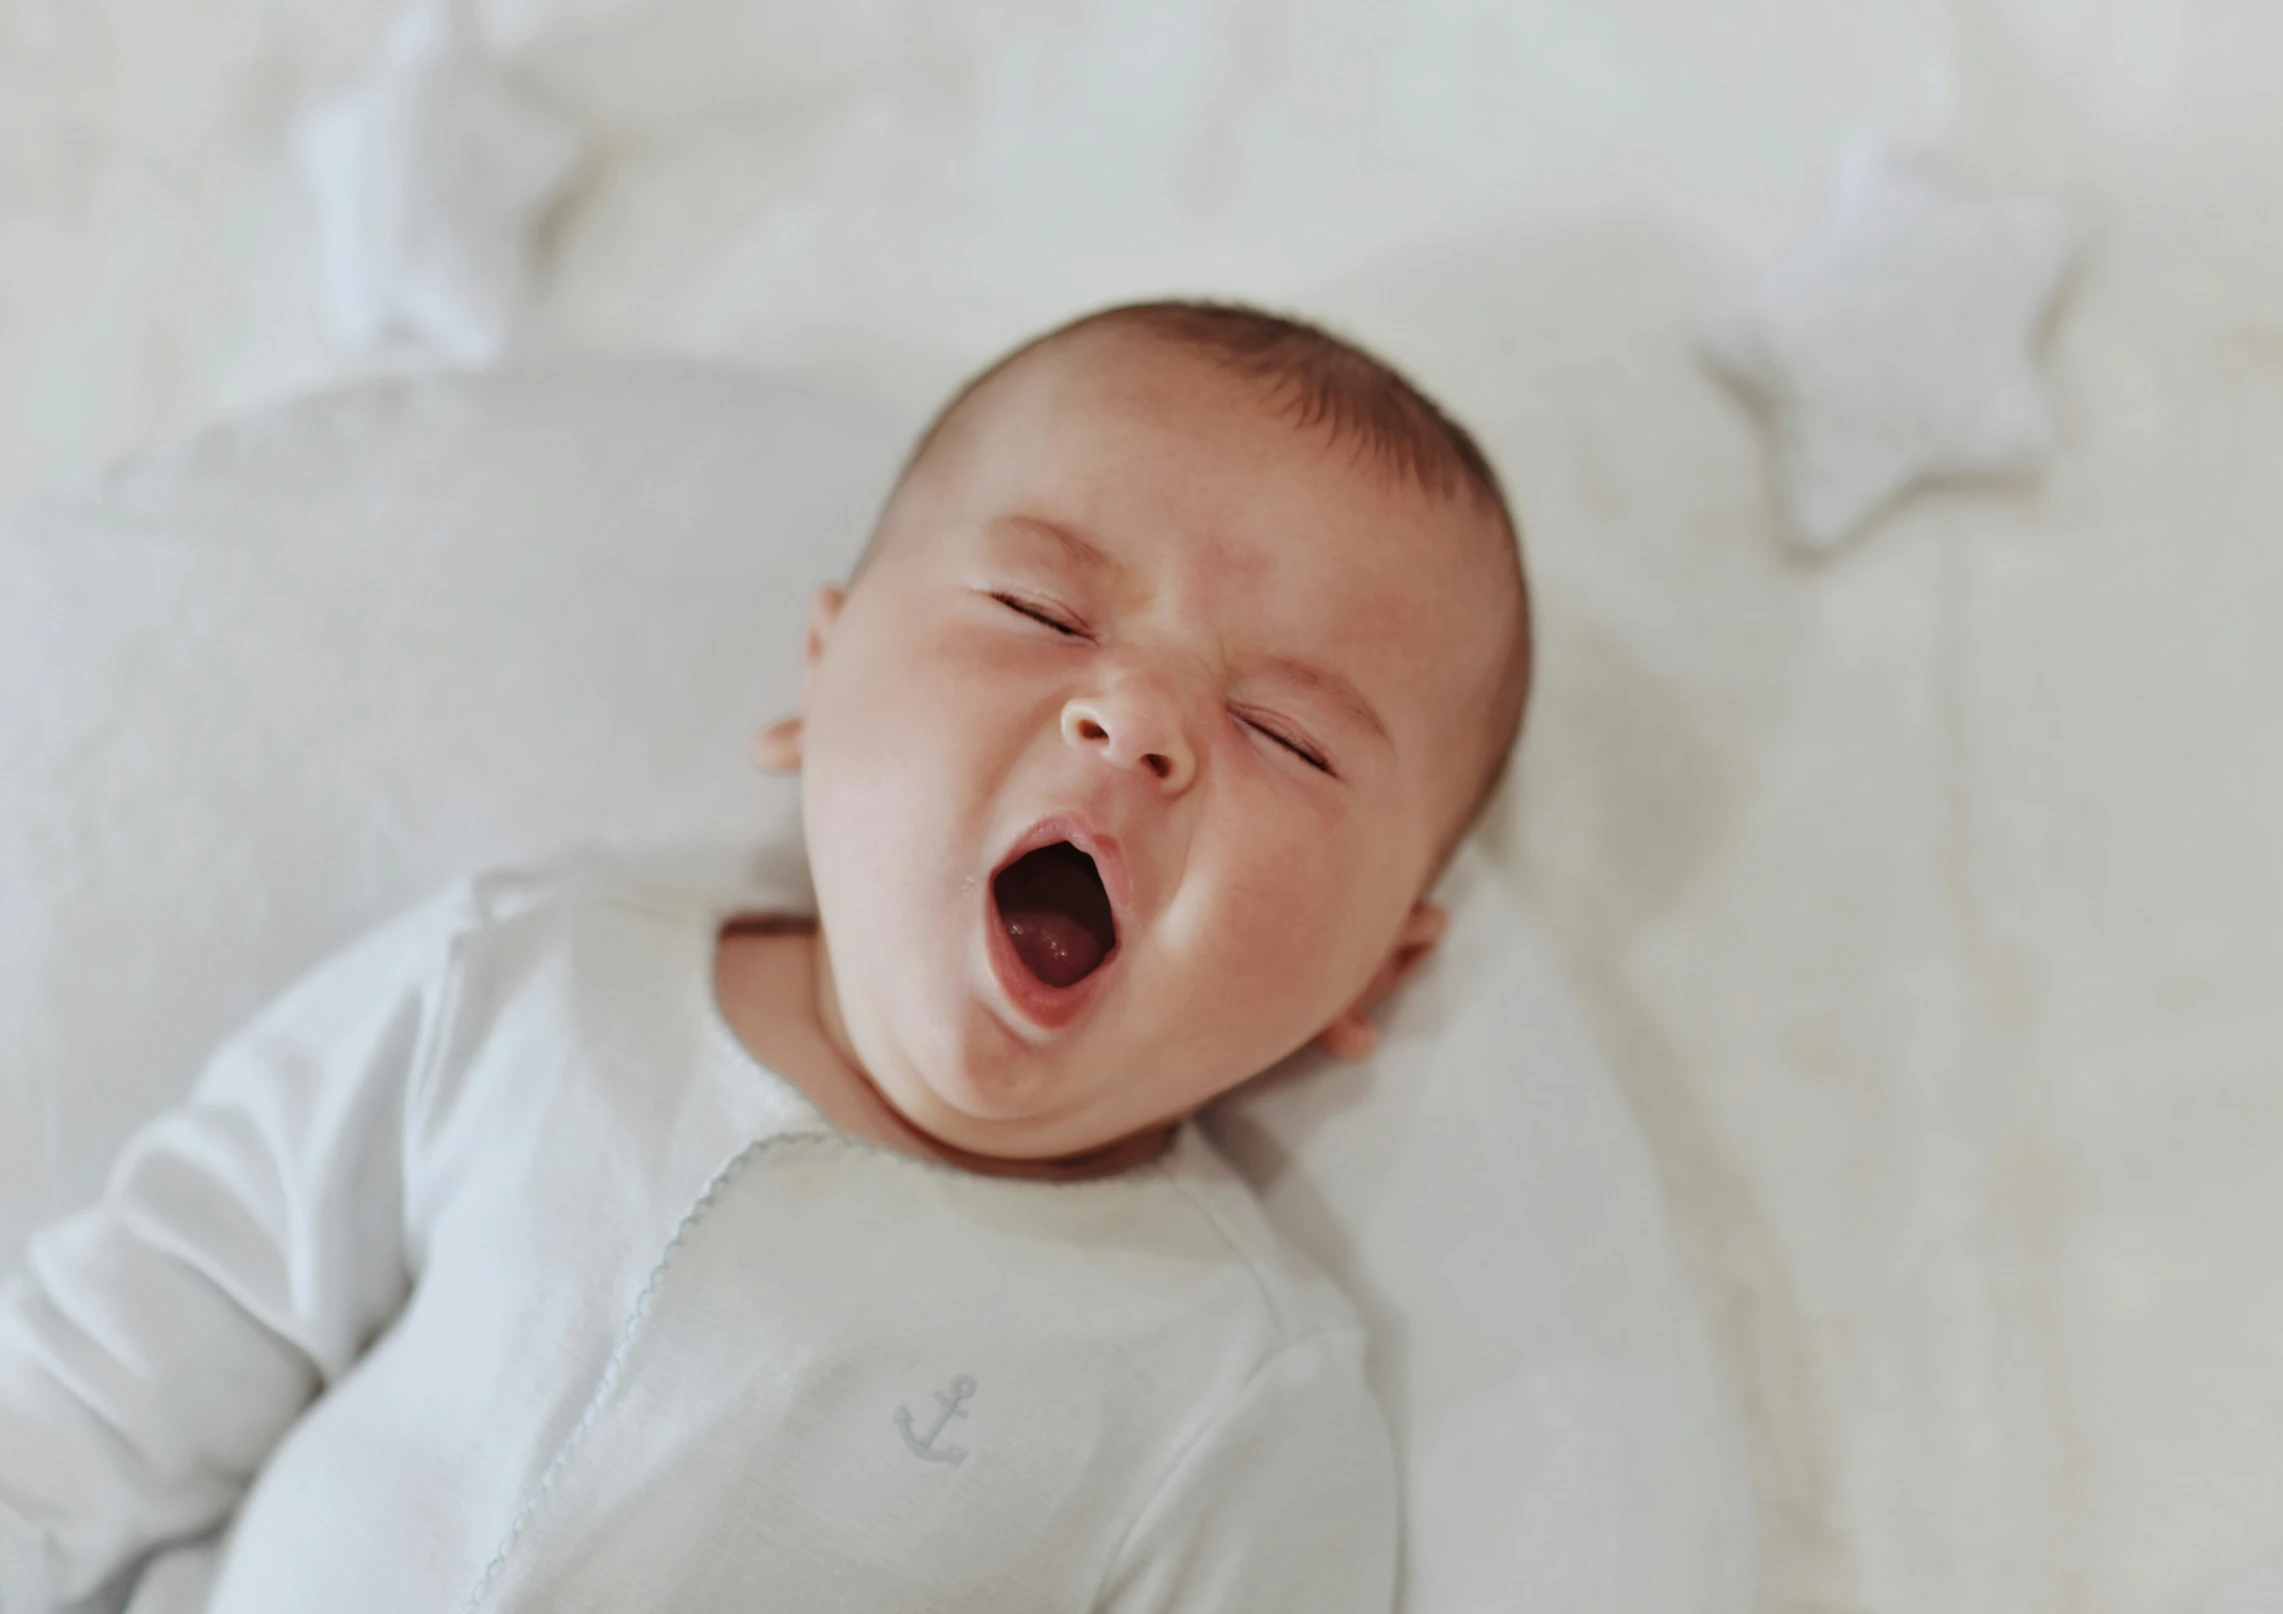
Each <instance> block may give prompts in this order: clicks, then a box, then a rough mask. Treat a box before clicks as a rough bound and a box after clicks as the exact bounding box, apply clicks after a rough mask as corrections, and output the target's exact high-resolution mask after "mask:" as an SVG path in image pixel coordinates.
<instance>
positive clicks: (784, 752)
mask: <svg viewBox="0 0 2283 1614" xmlns="http://www.w3.org/2000/svg"><path fill="white" fill-rule="evenodd" d="M753 761H754V763H755V765H756V766H758V767H759V768H760V769H761V771H762V772H763V773H799V772H800V771H801V720H800V719H799V718H797V717H781V718H779V719H778V720H777V721H776V722H774V723H772V724H770V725H769V726H768V727H767V728H765V729H763V730H762V731H761V732H760V733H759V734H756V735H754V736H753Z"/></svg>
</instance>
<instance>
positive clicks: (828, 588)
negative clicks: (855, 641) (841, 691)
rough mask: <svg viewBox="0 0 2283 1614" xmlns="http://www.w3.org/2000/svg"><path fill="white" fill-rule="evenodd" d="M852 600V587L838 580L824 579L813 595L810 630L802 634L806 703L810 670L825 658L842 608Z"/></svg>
mask: <svg viewBox="0 0 2283 1614" xmlns="http://www.w3.org/2000/svg"><path fill="white" fill-rule="evenodd" d="M847 603H848V591H847V590H846V589H844V588H842V587H840V586H839V585H838V584H837V583H820V584H818V585H817V591H816V593H814V594H812V595H811V596H809V621H808V631H807V632H805V633H804V634H802V635H801V695H802V697H803V703H804V704H806V697H807V695H808V692H809V674H810V672H812V671H813V670H814V669H815V667H816V664H817V663H818V662H819V661H820V660H822V659H823V658H824V643H825V641H826V640H827V639H829V638H831V637H832V626H833V624H834V623H836V622H838V621H839V620H840V608H841V607H842V606H843V605H846V604H847Z"/></svg>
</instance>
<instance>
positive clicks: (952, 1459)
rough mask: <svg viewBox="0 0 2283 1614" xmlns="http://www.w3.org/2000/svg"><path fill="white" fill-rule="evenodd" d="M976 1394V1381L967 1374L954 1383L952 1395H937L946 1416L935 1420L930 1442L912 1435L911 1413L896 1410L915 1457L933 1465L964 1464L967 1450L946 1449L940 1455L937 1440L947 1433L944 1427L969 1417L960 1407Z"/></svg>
mask: <svg viewBox="0 0 2283 1614" xmlns="http://www.w3.org/2000/svg"><path fill="white" fill-rule="evenodd" d="M974 1393H975V1381H974V1380H973V1379H971V1378H969V1377H968V1376H967V1375H966V1374H964V1373H962V1374H960V1375H959V1377H957V1378H956V1379H953V1380H952V1381H951V1391H950V1393H949V1394H948V1395H947V1394H945V1393H944V1392H943V1391H941V1390H938V1391H936V1392H935V1399H936V1401H937V1403H938V1404H939V1405H941V1406H942V1408H943V1415H942V1416H941V1417H939V1418H937V1419H936V1420H935V1427H934V1428H933V1429H930V1430H929V1431H928V1432H927V1438H926V1439H924V1440H923V1439H921V1438H920V1437H919V1436H917V1435H915V1434H913V1433H912V1415H911V1413H910V1412H909V1411H908V1410H906V1409H905V1408H903V1407H898V1408H897V1409H896V1427H897V1428H899V1429H901V1430H903V1432H904V1444H905V1445H907V1446H909V1447H911V1449H912V1450H913V1452H914V1453H916V1454H917V1455H919V1456H921V1457H925V1458H927V1459H928V1460H929V1461H930V1462H936V1463H956V1462H959V1461H961V1460H963V1459H964V1458H965V1457H966V1456H967V1448H966V1447H965V1446H945V1447H944V1448H942V1449H941V1450H940V1451H939V1450H937V1449H936V1444H935V1437H936V1436H938V1435H940V1434H942V1433H943V1426H944V1425H945V1424H947V1423H949V1422H951V1420H952V1419H954V1418H964V1417H966V1416H967V1409H966V1408H965V1407H963V1406H961V1405H960V1404H959V1403H960V1402H962V1401H964V1400H966V1399H967V1398H968V1397H969V1396H971V1395H973V1394H974Z"/></svg>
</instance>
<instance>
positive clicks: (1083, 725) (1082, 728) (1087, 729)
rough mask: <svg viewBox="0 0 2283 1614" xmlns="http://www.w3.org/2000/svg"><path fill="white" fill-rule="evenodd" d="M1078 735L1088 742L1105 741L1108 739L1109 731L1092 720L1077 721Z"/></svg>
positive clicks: (1082, 719)
mask: <svg viewBox="0 0 2283 1614" xmlns="http://www.w3.org/2000/svg"><path fill="white" fill-rule="evenodd" d="M1078 733H1079V735H1080V737H1081V738H1084V739H1088V740H1106V739H1108V738H1109V737H1110V731H1109V730H1108V729H1105V728H1104V727H1102V725H1101V724H1099V723H1097V722H1095V721H1094V720H1093V719H1092V718H1081V719H1079V722H1078Z"/></svg>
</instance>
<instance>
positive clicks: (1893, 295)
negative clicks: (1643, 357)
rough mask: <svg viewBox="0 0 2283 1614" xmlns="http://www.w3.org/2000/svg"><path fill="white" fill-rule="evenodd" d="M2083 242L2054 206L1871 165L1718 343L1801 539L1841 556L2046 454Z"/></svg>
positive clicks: (1712, 341) (1731, 317)
mask: <svg viewBox="0 0 2283 1614" xmlns="http://www.w3.org/2000/svg"><path fill="white" fill-rule="evenodd" d="M2078 244H2079V233H2078V230H2077V228H2076V226H2075V225H2074V224H2073V223H2072V222H2071V220H2070V218H2069V216H2068V215H2067V213H2066V212H2065V211H2064V210H2063V209H2062V208H2061V207H2059V206H2058V205H2056V204H2054V203H2052V202H2049V201H2045V200H2041V199H2036V198H2008V199H1996V198H1981V197H1970V196H1965V195H1961V194H1960V193H1958V192H1957V191H1954V190H1952V189H1951V188H1950V187H1948V186H1947V185H1945V184H1943V183H1941V182H1940V181H1938V180H1936V179H1935V178H1933V177H1932V176H1930V175H1928V174H1926V173H1924V172H1921V171H1919V170H1917V169H1914V168H1911V167H1908V166H1905V165H1903V164H1901V163H1898V162H1896V161H1894V160H1892V159H1891V158H1886V157H1880V156H1871V157H1865V158H1861V159H1858V160H1857V161H1856V163H1855V164H1854V165H1853V166H1852V168H1851V170H1850V172H1849V174H1848V176H1847V179H1846V182H1845V183H1844V184H1843V186H1842V188H1841V192H1840V196H1839V200H1838V204H1837V206H1836V207H1835V208H1834V209H1833V211H1832V215H1831V218H1830V220H1829V221H1828V223H1827V225H1826V227H1825V230H1824V233H1823V234H1822V236H1821V237H1820V238H1819V239H1818V240H1817V241H1815V242H1814V243H1813V244H1812V245H1810V246H1809V247H1807V248H1806V249H1805V250H1804V251H1803V252H1801V253H1800V254H1799V256H1797V257H1796V258H1794V259H1792V260H1791V261H1790V262H1789V263H1787V264H1785V265H1783V266H1782V267H1780V268H1778V269H1777V270H1776V271H1775V272H1774V273H1772V274H1771V275H1770V276H1769V277H1768V278H1767V280H1766V281H1764V282H1763V283H1762V284H1761V286H1760V288H1759V289H1758V291H1757V292H1756V293H1755V294H1754V295H1753V296H1752V297H1751V298H1750V299H1749V300H1748V301H1747V302H1746V303H1744V305H1743V306H1742V307H1740V308H1737V309H1735V310H1734V311H1732V312H1731V313H1729V314H1727V315H1725V316H1724V317H1722V318H1720V319H1718V320H1715V321H1713V322H1712V323H1711V324H1710V325H1709V326H1708V327H1707V329H1706V331H1705V333H1704V340H1705V347H1706V350H1707V353H1708V355H1709V357H1710V358H1711V359H1712V361H1713V362H1714V363H1715V364H1716V365H1717V366H1718V367H1719V368H1720V369H1721V370H1722V371H1724V372H1725V373H1726V374H1727V375H1729V376H1730V377H1731V378H1732V379H1733V380H1735V381H1736V382H1737V383H1738V384H1739V385H1740V386H1742V387H1743V388H1744V390H1745V391H1747V392H1749V393H1750V394H1752V395H1753V396H1754V397H1755V398H1756V399H1757V400H1758V401H1759V403H1760V404H1761V405H1762V406H1763V408H1764V409H1765V411H1766V413H1767V416H1768V419H1769V423H1770V427H1771V430H1772V432H1773V435H1774V447H1775V456H1776V468H1777V474H1778V478H1779V480H1780V482H1781V484H1782V488H1783V494H1784V502H1785V505H1786V507H1787V508H1786V514H1787V515H1788V517H1789V522H1790V526H1791V529H1792V532H1793V534H1794V536H1795V537H1796V538H1797V539H1798V540H1799V541H1800V542H1801V543H1803V544H1806V545H1809V546H1811V547H1814V548H1818V549H1823V548H1828V547H1830V546H1832V545H1835V544H1837V543H1839V542H1840V541H1841V540H1843V539H1845V538H1847V537H1849V536H1851V535H1852V534H1853V533H1855V532H1856V531H1857V530H1858V529H1859V528H1860V527H1861V526H1862V525H1863V523H1864V522H1865V521H1866V520H1867V519H1868V518H1869V517H1870V515H1871V514H1872V513H1873V512H1874V511H1876V510H1878V509H1879V508H1880V507H1882V506H1883V505H1885V504H1887V503H1888V502H1889V501H1890V500H1892V499H1895V498H1896V497H1898V496H1900V495H1901V494H1902V493H1904V492H1905V491H1907V490H1908V489H1909V488H1911V487H1912V486H1914V485H1916V484H1917V483H1919V482H1921V481H1923V480H1925V479H1928V478H1931V477H1938V476H1952V475H1960V474H1974V473H1989V472H1997V471H2016V470H2025V469H2028V468H2030V467H2031V466H2034V465H2036V464H2037V463H2038V462H2039V461H2040V460H2042V459H2043V458H2044V456H2045V454H2046V452H2047V450H2048V448H2049V447H2050V444H2051V439H2052V427H2051V423H2050V420H2049V418H2048V416H2047V413H2046V407H2045V400H2044V398H2043V396H2042V395H2041V393H2040V391H2039V385H2038V377H2037V373H2036V370H2035V367H2034V359H2033V354H2032V348H2033V346H2034V343H2035V341H2036V337H2037V332H2038V328H2039V326H2040V324H2041V323H2042V320H2043V316H2044V313H2045V310H2046V307H2047V306H2048V304H2049V303H2050V302H2051V301H2052V298H2053V295H2054V293H2055V292H2056V290H2058V288H2059V286H2060V284H2061V280H2062V277H2063V274H2064V272H2065V271H2066V270H2067V268H2068V266H2069V263H2070V261H2071V259H2072V258H2073V257H2074V256H2075V254H2076V251H2077V247H2078Z"/></svg>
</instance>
